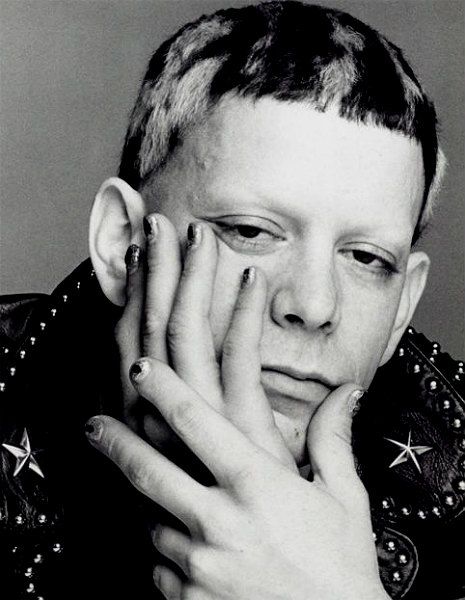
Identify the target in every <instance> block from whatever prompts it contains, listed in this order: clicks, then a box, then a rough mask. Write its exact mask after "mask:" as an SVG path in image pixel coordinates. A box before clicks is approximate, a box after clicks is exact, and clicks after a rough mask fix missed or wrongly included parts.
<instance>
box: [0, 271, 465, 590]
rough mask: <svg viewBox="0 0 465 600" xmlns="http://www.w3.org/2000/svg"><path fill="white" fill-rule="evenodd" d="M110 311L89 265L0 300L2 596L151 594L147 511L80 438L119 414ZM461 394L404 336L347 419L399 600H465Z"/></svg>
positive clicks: (452, 376) (440, 361)
mask: <svg viewBox="0 0 465 600" xmlns="http://www.w3.org/2000/svg"><path fill="white" fill-rule="evenodd" d="M119 316H120V309H118V308H116V307H114V306H113V305H111V304H110V303H109V302H108V300H107V299H106V298H105V296H104V295H103V293H102V291H101V290H100V287H99V285H98V282H97V279H96V278H95V276H94V274H93V271H92V267H91V264H90V261H85V262H84V263H82V264H81V265H80V266H79V267H78V268H77V269H76V270H75V271H74V272H73V273H72V274H71V275H70V276H69V277H68V278H67V279H66V280H65V281H64V282H62V283H61V284H60V285H59V286H58V287H57V288H56V290H55V291H54V292H53V293H52V294H51V295H50V296H48V295H18V296H4V297H2V298H0V353H1V354H0V357H1V359H0V360H1V364H0V435H1V436H2V439H0V444H8V445H10V446H15V447H21V445H23V447H24V430H26V432H27V435H28V438H29V442H30V445H31V452H32V454H31V455H30V456H29V458H28V459H27V460H26V462H25V465H24V466H23V468H22V470H21V472H20V473H18V474H17V475H16V476H14V470H15V467H16V465H17V459H16V458H15V456H14V455H13V454H12V453H11V452H10V451H9V450H8V449H7V448H5V446H1V447H0V457H1V460H2V465H3V468H2V469H0V473H1V477H2V481H1V488H0V559H1V561H0V565H1V567H0V595H1V597H2V598H3V597H6V598H8V599H9V600H10V599H11V600H16V598H18V599H19V598H35V599H39V598H43V599H44V600H50V599H52V598H60V600H62V599H63V598H67V597H80V596H81V597H83V598H88V599H89V598H90V599H91V598H126V597H127V598H137V599H138V600H143V599H145V598H147V599H148V598H157V597H158V596H157V592H156V591H155V589H154V587H153V584H152V579H151V571H152V566H153V562H154V560H155V556H154V550H153V549H152V546H151V544H150V539H149V534H148V531H149V527H148V522H150V521H151V520H153V519H156V518H157V517H156V513H154V512H153V507H152V506H150V505H149V503H146V501H144V500H143V499H141V498H140V496H139V494H137V492H136V491H135V490H133V489H132V487H131V486H130V485H129V483H128V482H127V481H126V480H125V478H124V477H123V476H122V475H121V473H120V472H119V471H118V470H117V469H116V468H115V467H114V466H113V465H111V464H110V463H109V461H108V460H106V459H105V458H103V457H101V456H100V455H99V454H98V453H97V452H96V451H95V450H94V449H92V448H91V447H90V445H89V444H88V442H87V441H86V439H85V437H84V434H83V427H84V423H85V422H86V420H87V419H88V418H89V417H91V416H92V415H94V414H99V413H106V414H113V415H114V416H116V417H118V415H119V414H120V411H121V406H122V404H121V403H122V399H121V393H120V390H119V389H118V386H117V382H118V380H119V377H118V353H117V348H116V345H115V341H114V335H113V330H114V326H115V323H116V322H117V320H118V318H119ZM464 392H465V386H464V375H463V363H461V362H457V361H454V360H453V359H452V358H451V357H450V356H449V355H448V354H445V353H443V352H442V351H441V349H440V347H439V345H438V344H435V343H432V342H430V341H428V340H427V339H426V338H425V337H424V336H423V335H421V334H419V333H417V332H415V331H414V330H413V329H412V328H409V330H408V331H407V332H406V333H405V335H404V337H403V338H402V340H401V342H400V344H399V346H398V348H397V350H396V352H395V355H394V356H393V358H392V359H391V360H390V361H389V363H388V364H387V365H385V366H384V367H382V368H380V369H379V370H378V372H377V375H376V377H375V379H374V381H373V383H372V385H371V387H370V390H369V392H368V394H367V395H366V397H365V399H364V401H363V404H362V406H361V409H360V411H359V412H358V414H357V415H356V417H355V418H354V425H353V449H354V453H355V457H356V463H357V469H358V472H359V475H360V477H361V479H362V481H363V483H364V484H365V487H366V489H367V491H368V494H369V497H370V506H371V508H372V522H373V530H374V536H375V540H376V547H377V551H378V563H379V568H380V574H381V578H382V581H383V584H384V586H385V588H386V590H387V591H388V593H389V595H390V596H391V597H392V598H393V599H395V600H397V599H400V598H405V599H406V600H420V599H421V600H426V599H429V598H431V599H438V600H456V599H459V598H462V597H465V569H464V566H465V565H464V559H463V554H462V546H461V542H463V540H464V539H465V535H464V534H465V513H464V506H465V400H464V396H465V393H464ZM406 448H407V449H406ZM32 459H34V460H35V461H36V463H37V464H38V465H39V468H40V471H41V474H42V475H43V476H42V475H41V474H38V473H37V471H36V470H34V468H31V462H33V461H32ZM64 515H66V520H65V518H64ZM65 525H66V528H65ZM65 540H66V562H65V560H64V551H65ZM6 590H7V593H6V595H5V591H6Z"/></svg>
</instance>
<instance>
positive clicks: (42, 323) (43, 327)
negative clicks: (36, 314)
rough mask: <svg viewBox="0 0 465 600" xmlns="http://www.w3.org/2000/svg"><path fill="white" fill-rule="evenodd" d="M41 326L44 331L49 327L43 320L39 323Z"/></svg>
mask: <svg viewBox="0 0 465 600" xmlns="http://www.w3.org/2000/svg"><path fill="white" fill-rule="evenodd" d="M39 327H40V328H41V330H42V331H43V330H44V329H45V328H46V327H47V323H44V321H41V322H40V323H39Z"/></svg>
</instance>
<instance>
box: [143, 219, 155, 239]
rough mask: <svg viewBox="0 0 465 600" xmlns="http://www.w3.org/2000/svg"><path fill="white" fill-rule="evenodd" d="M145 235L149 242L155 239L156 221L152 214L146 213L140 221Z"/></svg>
mask: <svg viewBox="0 0 465 600" xmlns="http://www.w3.org/2000/svg"><path fill="white" fill-rule="evenodd" d="M142 224H143V226H144V233H145V237H146V238H147V240H148V241H149V242H151V241H152V240H154V239H155V237H156V235H157V232H158V223H157V219H156V218H155V216H154V215H147V216H146V217H144V220H143V222H142Z"/></svg>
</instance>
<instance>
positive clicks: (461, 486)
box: [455, 479, 465, 492]
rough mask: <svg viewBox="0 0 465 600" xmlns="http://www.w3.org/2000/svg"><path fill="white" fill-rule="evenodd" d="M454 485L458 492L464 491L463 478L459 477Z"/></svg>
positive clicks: (464, 483)
mask: <svg viewBox="0 0 465 600" xmlns="http://www.w3.org/2000/svg"><path fill="white" fill-rule="evenodd" d="M455 486H456V488H457V489H458V490H459V492H465V481H464V480H463V479H459V481H457V483H456V484H455Z"/></svg>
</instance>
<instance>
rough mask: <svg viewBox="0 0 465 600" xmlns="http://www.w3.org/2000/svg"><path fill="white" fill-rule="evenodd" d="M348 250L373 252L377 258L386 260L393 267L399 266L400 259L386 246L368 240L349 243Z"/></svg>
mask: <svg viewBox="0 0 465 600" xmlns="http://www.w3.org/2000/svg"><path fill="white" fill-rule="evenodd" d="M345 249H346V250H359V251H360V252H366V253H367V254H373V256H376V258H379V259H380V260H384V261H386V262H387V263H389V264H390V265H392V266H393V267H396V268H397V265H398V263H399V259H398V258H397V257H396V256H395V255H394V254H392V253H391V252H389V251H388V250H385V249H384V248H381V247H380V246H377V245H375V244H370V243H368V242H351V243H349V244H347V247H346V248H345Z"/></svg>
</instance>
